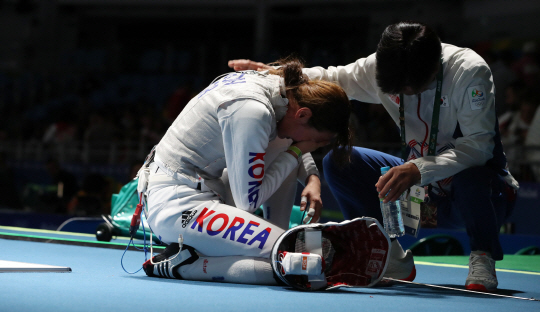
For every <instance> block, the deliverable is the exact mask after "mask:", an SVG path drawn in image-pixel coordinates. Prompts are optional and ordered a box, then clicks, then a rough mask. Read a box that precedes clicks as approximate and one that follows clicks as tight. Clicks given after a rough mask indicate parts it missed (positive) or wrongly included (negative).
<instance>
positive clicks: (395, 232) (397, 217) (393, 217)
mask: <svg viewBox="0 0 540 312" xmlns="http://www.w3.org/2000/svg"><path fill="white" fill-rule="evenodd" d="M388 170H390V167H382V168H381V175H384V174H385V173H387V172H388ZM380 205H381V212H382V216H383V223H384V229H385V230H386V233H388V236H390V237H399V236H403V234H405V227H404V226H403V217H402V216H401V204H400V203H399V199H398V200H396V201H391V202H387V203H386V204H385V203H383V199H380Z"/></svg>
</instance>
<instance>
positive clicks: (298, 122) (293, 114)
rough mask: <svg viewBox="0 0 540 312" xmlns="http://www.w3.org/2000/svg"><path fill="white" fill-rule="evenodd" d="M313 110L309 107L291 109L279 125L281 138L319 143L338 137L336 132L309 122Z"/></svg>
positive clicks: (278, 132) (278, 129)
mask: <svg viewBox="0 0 540 312" xmlns="http://www.w3.org/2000/svg"><path fill="white" fill-rule="evenodd" d="M309 118H311V110H309V109H308V108H305V107H304V108H300V109H297V110H295V109H291V108H289V110H288V111H287V114H285V117H283V119H282V120H281V121H280V122H279V123H278V125H277V134H278V137H279V138H281V139H291V140H293V141H294V142H301V141H313V142H317V143H321V142H330V141H331V140H332V139H334V138H335V137H336V134H335V133H332V132H329V131H319V130H317V129H315V128H313V127H311V126H310V125H309V124H308V121H309Z"/></svg>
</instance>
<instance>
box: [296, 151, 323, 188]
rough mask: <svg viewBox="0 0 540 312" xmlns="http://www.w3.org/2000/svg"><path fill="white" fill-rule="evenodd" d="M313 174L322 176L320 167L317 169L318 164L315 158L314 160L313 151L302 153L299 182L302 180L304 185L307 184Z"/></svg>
mask: <svg viewBox="0 0 540 312" xmlns="http://www.w3.org/2000/svg"><path fill="white" fill-rule="evenodd" d="M311 175H316V176H317V177H320V175H319V169H317V165H316V164H315V160H313V156H311V153H305V154H302V159H301V161H300V166H299V167H298V182H300V183H301V184H302V185H303V186H306V184H307V183H308V178H309V177H310V176H311Z"/></svg>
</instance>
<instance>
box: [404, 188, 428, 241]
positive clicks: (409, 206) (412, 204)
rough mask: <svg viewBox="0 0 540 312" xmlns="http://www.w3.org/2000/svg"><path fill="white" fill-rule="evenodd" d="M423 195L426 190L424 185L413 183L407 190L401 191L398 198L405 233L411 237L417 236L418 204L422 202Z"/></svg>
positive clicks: (418, 225)
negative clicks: (401, 193)
mask: <svg viewBox="0 0 540 312" xmlns="http://www.w3.org/2000/svg"><path fill="white" fill-rule="evenodd" d="M425 195H426V191H425V189H424V187H422V186H418V185H413V186H412V187H411V188H410V189H409V192H405V193H403V195H402V196H401V199H400V201H401V214H402V217H403V225H404V226H405V233H406V234H408V235H411V236H413V237H417V236H418V228H419V227H420V206H421V204H422V203H423V202H424V197H425Z"/></svg>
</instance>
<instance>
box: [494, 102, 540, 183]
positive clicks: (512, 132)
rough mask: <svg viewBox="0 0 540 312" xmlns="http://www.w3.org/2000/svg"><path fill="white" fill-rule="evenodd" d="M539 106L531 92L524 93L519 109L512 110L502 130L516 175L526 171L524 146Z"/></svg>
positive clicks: (509, 159) (512, 169)
mask: <svg viewBox="0 0 540 312" xmlns="http://www.w3.org/2000/svg"><path fill="white" fill-rule="evenodd" d="M537 106H538V103H537V102H536V101H535V97H534V96H533V95H532V94H531V93H527V94H524V95H522V96H521V97H520V100H519V110H517V111H515V112H512V114H511V116H510V118H509V119H508V120H507V121H505V126H504V128H503V129H504V131H502V132H501V140H502V142H503V144H504V146H505V150H506V157H507V159H508V162H509V164H510V171H511V172H512V173H513V174H516V176H520V175H521V174H523V173H525V172H524V171H523V170H522V167H523V166H522V165H523V160H524V157H523V156H524V155H523V152H522V146H523V145H524V143H525V138H526V137H527V134H528V131H529V127H530V125H531V122H532V120H533V116H534V113H535V111H536V108H537ZM506 124H507V126H506Z"/></svg>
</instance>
